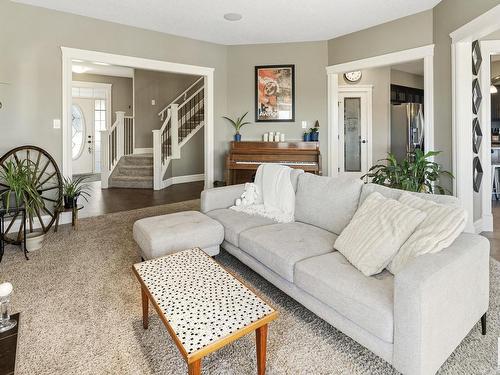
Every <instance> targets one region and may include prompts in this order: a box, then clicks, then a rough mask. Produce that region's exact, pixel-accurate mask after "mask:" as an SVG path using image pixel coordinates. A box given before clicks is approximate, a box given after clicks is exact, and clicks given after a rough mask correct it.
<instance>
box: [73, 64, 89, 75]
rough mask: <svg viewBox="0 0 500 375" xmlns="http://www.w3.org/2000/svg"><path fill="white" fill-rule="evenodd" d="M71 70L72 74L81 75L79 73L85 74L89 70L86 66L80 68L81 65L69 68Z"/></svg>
mask: <svg viewBox="0 0 500 375" xmlns="http://www.w3.org/2000/svg"><path fill="white" fill-rule="evenodd" d="M71 70H72V71H73V73H78V74H81V73H85V72H88V71H89V70H90V69H89V68H87V67H86V66H81V65H73V66H72V67H71Z"/></svg>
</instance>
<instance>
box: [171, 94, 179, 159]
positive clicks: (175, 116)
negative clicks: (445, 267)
mask: <svg viewBox="0 0 500 375" xmlns="http://www.w3.org/2000/svg"><path fill="white" fill-rule="evenodd" d="M178 108H179V105H178V104H172V107H171V109H172V112H171V114H172V118H171V120H170V121H171V125H170V139H171V140H172V159H180V157H181V151H180V149H179V110H178Z"/></svg>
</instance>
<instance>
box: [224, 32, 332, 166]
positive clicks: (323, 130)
mask: <svg viewBox="0 0 500 375" xmlns="http://www.w3.org/2000/svg"><path fill="white" fill-rule="evenodd" d="M227 61H228V71H227V74H228V76H227V85H228V86H227V95H228V97H227V108H228V113H227V114H228V115H229V116H240V115H242V114H243V113H245V112H247V111H248V112H249V113H248V115H247V117H248V119H249V121H251V122H252V124H250V125H247V126H245V127H243V129H242V131H241V134H242V138H243V140H245V139H246V140H261V139H262V134H263V133H265V132H268V131H279V132H282V133H285V135H286V138H287V139H288V140H293V139H294V140H300V139H302V134H303V133H304V129H302V127H301V121H308V122H309V127H312V126H313V124H314V121H316V120H318V121H319V123H320V142H321V143H320V148H321V153H322V156H323V171H324V172H325V173H326V171H327V161H328V160H327V139H328V138H327V122H326V115H327V109H326V108H327V91H326V89H327V82H326V77H327V76H326V70H325V67H326V66H327V63H328V47H327V42H326V41H323V42H310V43H284V44H265V45H241V46H231V47H230V48H229V50H228V59H227ZM267 64H295V122H291V123H278V122H277V123H262V122H261V123H253V122H254V121H255V70H254V69H255V66H256V65H267ZM219 121H220V124H218V126H217V128H216V132H221V131H222V132H224V133H225V134H226V137H231V136H232V134H233V133H234V130H233V128H232V127H231V126H230V124H228V123H227V122H226V121H225V120H224V121H222V120H219ZM228 139H230V138H228Z"/></svg>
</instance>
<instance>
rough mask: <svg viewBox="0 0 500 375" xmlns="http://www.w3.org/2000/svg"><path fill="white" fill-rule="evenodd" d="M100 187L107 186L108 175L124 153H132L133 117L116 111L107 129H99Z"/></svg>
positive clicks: (133, 137)
mask: <svg viewBox="0 0 500 375" xmlns="http://www.w3.org/2000/svg"><path fill="white" fill-rule="evenodd" d="M100 133H101V188H103V189H106V188H108V186H109V176H111V173H112V172H113V170H114V169H115V167H116V165H117V164H118V162H119V161H120V158H121V157H122V156H124V155H130V154H133V153H134V139H135V136H134V135H135V126H134V118H133V117H131V116H125V112H123V111H117V112H116V121H115V122H114V123H113V125H111V127H110V128H109V129H105V130H101V132H100Z"/></svg>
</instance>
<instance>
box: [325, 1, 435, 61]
mask: <svg viewBox="0 0 500 375" xmlns="http://www.w3.org/2000/svg"><path fill="white" fill-rule="evenodd" d="M427 44H432V10H427V11H425V12H421V13H417V14H414V15H411V16H408V17H404V18H400V19H397V20H394V21H391V22H387V23H384V24H382V25H378V26H374V27H371V28H369V29H365V30H361V31H357V32H355V33H351V34H347V35H344V36H341V37H338V38H335V39H330V40H329V41H328V64H329V65H334V64H340V63H344V62H349V61H353V60H358V59H363V58H366V57H372V56H378V55H383V54H385V53H390V52H395V51H402V50H405V49H408V48H414V47H421V46H425V45H427Z"/></svg>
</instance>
